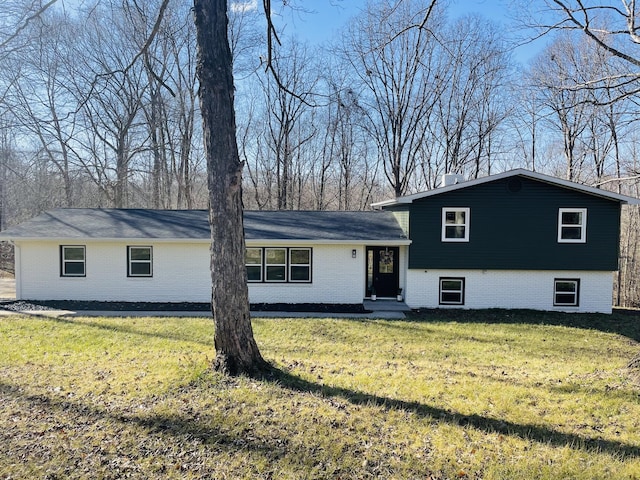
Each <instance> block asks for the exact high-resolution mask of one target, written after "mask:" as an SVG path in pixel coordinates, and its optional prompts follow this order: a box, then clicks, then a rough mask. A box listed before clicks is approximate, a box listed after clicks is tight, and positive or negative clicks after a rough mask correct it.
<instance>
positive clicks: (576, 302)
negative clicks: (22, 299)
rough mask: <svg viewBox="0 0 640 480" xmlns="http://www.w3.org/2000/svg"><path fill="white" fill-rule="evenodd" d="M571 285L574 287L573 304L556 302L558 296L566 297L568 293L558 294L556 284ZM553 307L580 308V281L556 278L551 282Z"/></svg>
mask: <svg viewBox="0 0 640 480" xmlns="http://www.w3.org/2000/svg"><path fill="white" fill-rule="evenodd" d="M560 282H563V283H573V284H574V285H575V287H576V288H575V290H574V292H573V295H574V298H575V300H574V302H573V303H558V302H556V296H557V295H558V294H563V295H568V294H569V293H570V292H559V291H558V283H560ZM553 306H554V307H579V306H580V279H578V278H556V279H554V280H553Z"/></svg>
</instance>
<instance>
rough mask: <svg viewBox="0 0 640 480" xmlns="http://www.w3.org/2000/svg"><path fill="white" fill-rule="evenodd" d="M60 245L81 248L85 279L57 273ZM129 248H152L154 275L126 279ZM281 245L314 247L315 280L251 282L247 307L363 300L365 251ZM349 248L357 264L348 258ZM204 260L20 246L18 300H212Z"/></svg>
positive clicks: (119, 245) (185, 246) (169, 249)
mask: <svg viewBox="0 0 640 480" xmlns="http://www.w3.org/2000/svg"><path fill="white" fill-rule="evenodd" d="M62 244H63V245H85V247H86V276H85V277H62V276H61V275H60V245H62ZM130 245H144V246H152V247H153V276H152V277H150V278H145V277H134V278H132V277H127V246H130ZM250 246H270V245H264V244H256V245H250ZM283 246H285V245H283ZM286 246H287V247H296V246H303V247H305V248H308V247H311V248H312V249H313V255H312V282H311V283H250V284H249V298H250V301H251V302H252V303H360V302H362V299H363V297H364V295H365V254H364V250H365V249H364V246H362V245H312V246H310V245H308V244H305V245H296V244H294V243H291V244H286ZM353 249H355V250H356V258H352V250H353ZM209 258H210V256H209V244H208V242H191V243H170V242H153V241H149V242H138V241H137V242H96V241H87V242H51V241H48V242H45V241H38V242H32V241H23V242H19V243H18V245H17V247H16V294H17V297H18V298H21V299H28V300H99V301H130V302H140V301H146V302H209V301H210V299H211V277H210V275H211V274H210V270H209Z"/></svg>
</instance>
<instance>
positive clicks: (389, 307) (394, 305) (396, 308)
mask: <svg viewBox="0 0 640 480" xmlns="http://www.w3.org/2000/svg"><path fill="white" fill-rule="evenodd" d="M362 305H363V306H364V308H365V309H367V310H370V311H372V312H410V311H411V308H409V307H408V306H407V304H406V303H404V302H399V301H397V300H395V299H378V300H368V299H365V300H363V301H362Z"/></svg>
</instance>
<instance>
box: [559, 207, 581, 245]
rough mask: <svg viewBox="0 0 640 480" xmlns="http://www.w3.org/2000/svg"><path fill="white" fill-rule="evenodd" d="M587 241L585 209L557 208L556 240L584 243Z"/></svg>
mask: <svg viewBox="0 0 640 480" xmlns="http://www.w3.org/2000/svg"><path fill="white" fill-rule="evenodd" d="M586 241H587V209H586V208H561V209H559V210H558V242H560V243H585V242H586Z"/></svg>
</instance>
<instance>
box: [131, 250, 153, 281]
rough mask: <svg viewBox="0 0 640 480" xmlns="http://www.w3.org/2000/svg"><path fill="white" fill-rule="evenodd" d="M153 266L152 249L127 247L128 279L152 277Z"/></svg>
mask: <svg viewBox="0 0 640 480" xmlns="http://www.w3.org/2000/svg"><path fill="white" fill-rule="evenodd" d="M152 264H153V254H152V248H151V247H127V265H128V267H127V276H128V277H152V276H153V268H152Z"/></svg>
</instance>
